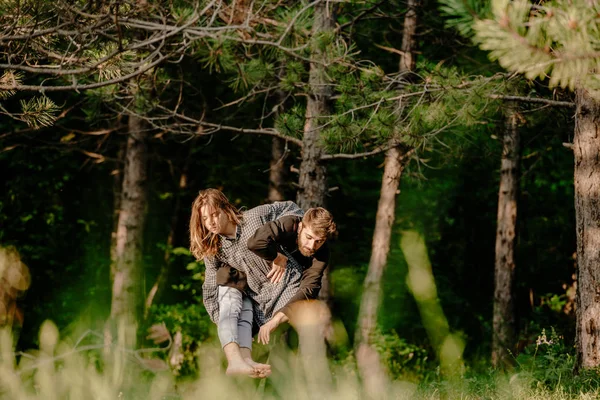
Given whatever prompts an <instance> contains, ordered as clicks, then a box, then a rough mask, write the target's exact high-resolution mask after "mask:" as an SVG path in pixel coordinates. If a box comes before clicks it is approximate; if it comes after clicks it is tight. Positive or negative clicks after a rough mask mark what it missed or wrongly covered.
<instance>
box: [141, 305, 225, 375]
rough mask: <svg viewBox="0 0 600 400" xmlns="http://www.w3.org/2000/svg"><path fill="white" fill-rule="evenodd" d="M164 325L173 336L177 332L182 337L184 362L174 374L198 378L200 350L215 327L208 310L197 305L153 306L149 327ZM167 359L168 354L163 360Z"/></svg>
mask: <svg viewBox="0 0 600 400" xmlns="http://www.w3.org/2000/svg"><path fill="white" fill-rule="evenodd" d="M162 323H164V324H165V326H166V327H167V329H168V330H169V332H171V334H172V335H173V334H175V332H181V335H182V360H179V362H178V363H177V364H176V366H175V369H174V370H173V373H174V374H175V375H178V376H185V377H190V376H196V375H197V374H198V368H197V367H198V366H197V360H196V357H197V356H198V348H199V347H200V344H201V343H202V342H204V341H206V340H207V339H208V338H209V337H210V332H211V328H212V327H213V326H214V324H213V323H212V321H211V320H210V317H209V316H208V314H207V313H206V310H205V309H204V307H202V306H201V305H199V304H197V303H194V304H187V303H176V304H169V305H167V304H159V305H153V306H152V307H151V308H150V313H149V317H148V322H147V326H148V327H149V326H151V325H154V324H162ZM167 357H168V354H164V356H163V358H164V359H167Z"/></svg>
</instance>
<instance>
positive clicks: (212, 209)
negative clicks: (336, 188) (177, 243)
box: [190, 189, 302, 377]
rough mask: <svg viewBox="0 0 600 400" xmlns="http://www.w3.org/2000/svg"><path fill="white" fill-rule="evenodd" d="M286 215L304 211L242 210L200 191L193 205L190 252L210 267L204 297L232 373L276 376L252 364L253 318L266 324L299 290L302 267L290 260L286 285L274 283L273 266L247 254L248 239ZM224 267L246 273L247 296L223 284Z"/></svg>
mask: <svg viewBox="0 0 600 400" xmlns="http://www.w3.org/2000/svg"><path fill="white" fill-rule="evenodd" d="M285 215H298V216H302V210H301V209H300V208H299V207H298V206H297V205H296V204H294V203H293V202H291V201H288V202H276V203H274V204H267V205H262V206H258V207H255V208H253V209H250V210H248V211H245V212H240V211H239V210H238V209H237V208H236V207H235V206H234V205H233V204H231V203H230V202H229V200H227V197H225V195H224V194H223V193H222V192H221V191H219V190H217V189H206V190H203V191H201V192H200V193H199V194H198V196H197V197H196V199H195V200H194V203H193V204H192V216H191V219H190V250H191V251H192V254H194V256H195V257H196V258H198V259H203V260H204V264H205V266H206V272H205V279H204V284H203V285H202V297H203V300H204V305H205V307H206V310H207V311H208V314H209V315H210V317H211V319H212V321H213V322H215V323H216V324H217V326H218V332H219V340H220V341H221V345H222V346H223V351H224V352H225V356H226V358H227V361H228V367H227V372H226V373H227V374H228V375H249V376H251V377H265V376H268V375H269V374H270V372H271V368H270V366H269V365H266V364H259V363H256V362H255V361H253V360H252V356H251V352H252V320H253V317H254V320H255V321H256V322H257V324H258V325H259V326H261V325H262V324H264V323H265V322H266V321H268V320H269V319H270V318H271V316H272V315H273V314H274V313H275V312H277V311H278V310H280V309H281V308H283V307H284V306H285V305H286V304H287V302H288V301H289V300H290V299H291V298H292V297H293V296H294V294H295V293H296V292H297V290H298V287H299V283H300V278H301V274H302V269H301V267H300V266H299V265H297V263H295V262H293V261H291V262H289V263H288V267H287V268H286V272H285V275H284V278H283V279H282V280H281V282H279V283H277V284H274V283H271V282H270V281H269V278H268V274H269V272H270V270H271V265H270V263H268V262H267V261H265V260H263V259H262V258H260V257H258V256H257V255H256V254H254V253H252V252H251V251H250V250H248V247H247V240H248V239H249V238H250V237H251V236H252V235H253V234H254V232H255V231H256V229H258V228H259V227H261V226H262V225H264V224H265V223H266V222H269V221H274V220H276V219H277V218H280V217H282V216H285ZM224 266H231V267H232V268H234V269H235V270H236V271H241V272H243V273H245V274H246V277H247V289H248V290H247V296H244V295H243V293H242V290H243V289H244V287H245V286H241V287H238V288H234V287H231V286H223V285H222V283H223V282H222V280H219V279H218V273H217V271H218V270H219V268H222V267H224ZM220 283H221V285H220ZM240 289H242V290H240ZM250 297H251V298H252V300H254V310H253V303H252V301H251V299H250ZM253 311H254V312H253Z"/></svg>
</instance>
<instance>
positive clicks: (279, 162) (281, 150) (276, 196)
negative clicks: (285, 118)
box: [269, 90, 287, 202]
mask: <svg viewBox="0 0 600 400" xmlns="http://www.w3.org/2000/svg"><path fill="white" fill-rule="evenodd" d="M275 98H276V100H277V103H278V104H277V110H276V115H275V118H277V117H278V116H279V115H280V114H281V112H282V111H283V107H284V103H285V93H284V92H283V90H277V92H276V94H275ZM286 153H287V144H286V142H285V140H283V139H281V138H273V141H272V143H271V162H270V165H269V201H270V202H274V201H283V200H285V193H284V187H285V182H286V180H287V171H286V169H285V158H286V155H287V154H286Z"/></svg>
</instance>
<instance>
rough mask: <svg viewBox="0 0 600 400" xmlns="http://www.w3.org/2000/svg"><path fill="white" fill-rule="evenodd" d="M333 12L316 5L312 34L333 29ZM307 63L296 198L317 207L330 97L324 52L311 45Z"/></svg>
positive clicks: (323, 182) (321, 200) (323, 190)
mask: <svg viewBox="0 0 600 400" xmlns="http://www.w3.org/2000/svg"><path fill="white" fill-rule="evenodd" d="M333 25H334V18H333V12H332V10H331V9H330V8H328V7H327V3H326V2H324V1H323V2H320V3H318V4H317V5H316V6H315V11H314V23H313V27H312V37H313V38H315V37H318V36H320V35H321V34H322V33H323V32H326V31H329V30H332V29H333ZM311 59H312V60H314V61H315V62H311V64H310V72H309V85H310V93H309V95H308V97H307V102H306V122H305V123H304V136H303V138H302V162H301V164H300V177H299V185H300V188H299V190H298V196H297V201H298V205H299V206H300V207H301V208H303V209H305V210H306V209H308V208H311V207H319V206H321V207H322V206H323V205H324V204H325V195H326V194H327V170H326V168H325V165H324V164H323V162H321V155H322V154H323V148H322V146H321V131H322V128H321V126H322V124H323V122H324V117H327V116H328V115H329V114H330V109H329V101H330V97H331V94H332V88H331V86H330V85H329V84H328V80H327V76H326V72H325V67H324V66H323V64H322V63H323V62H325V61H326V60H327V54H326V52H324V51H322V50H320V49H319V48H318V47H317V46H316V45H315V47H314V48H313V51H312V54H311Z"/></svg>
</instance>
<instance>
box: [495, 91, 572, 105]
mask: <svg viewBox="0 0 600 400" xmlns="http://www.w3.org/2000/svg"><path fill="white" fill-rule="evenodd" d="M489 98H490V99H497V100H505V101H520V102H523V103H540V104H546V105H549V106H553V107H567V108H575V103H573V102H571V101H559V100H549V99H542V98H536V97H524V96H503V95H498V94H491V95H490V96H489Z"/></svg>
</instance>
